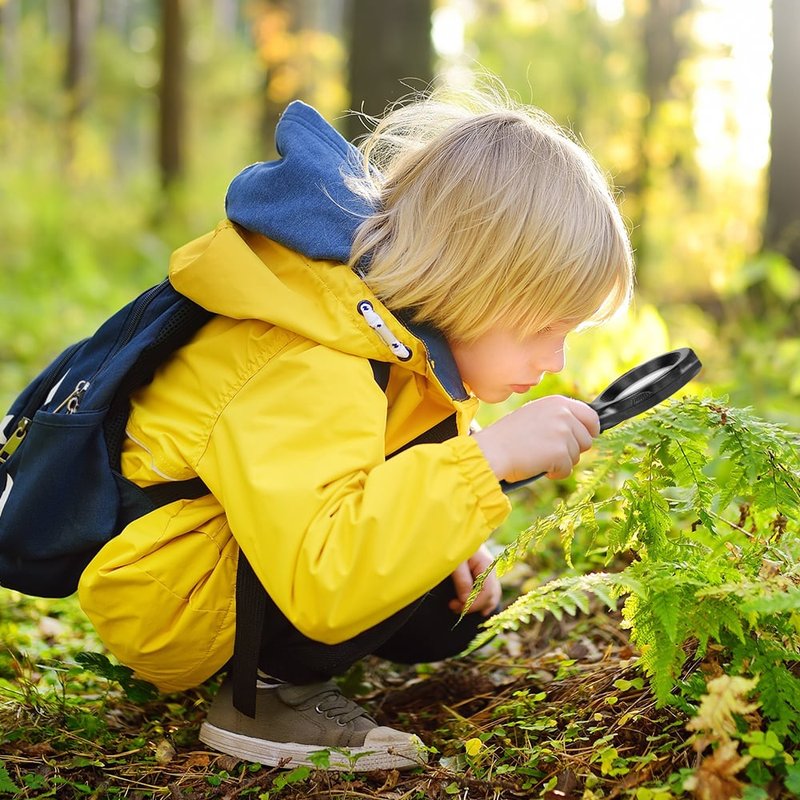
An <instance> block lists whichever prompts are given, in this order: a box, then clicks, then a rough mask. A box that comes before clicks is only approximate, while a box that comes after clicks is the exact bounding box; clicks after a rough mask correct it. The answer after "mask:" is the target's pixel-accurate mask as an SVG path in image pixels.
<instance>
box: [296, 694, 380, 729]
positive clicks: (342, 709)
mask: <svg viewBox="0 0 800 800" xmlns="http://www.w3.org/2000/svg"><path fill="white" fill-rule="evenodd" d="M312 706H313V707H314V710H315V711H316V712H317V713H318V714H324V716H325V718H326V719H329V720H336V724H337V725H341V726H342V727H344V726H345V725H347V724H348V723H350V722H352V721H353V720H354V719H358V717H366V718H367V719H369V720H372V717H370V715H369V714H367V712H366V711H365V710H364V709H363V708H361V706H360V705H358V703H355V702H353V701H352V700H349V699H348V698H347V697H345V696H344V695H343V694H342V693H341V692H339V691H338V690H336V689H328V688H326V689H323V690H322V691H321V692H319V693H318V694H315V695H312V696H311V697H309V698H308V699H307V700H306V701H305V703H303V704H302V706H298V708H302V709H304V710H305V709H306V708H311V707H312ZM372 721H373V722H374V720H372Z"/></svg>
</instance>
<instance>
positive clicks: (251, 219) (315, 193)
mask: <svg viewBox="0 0 800 800" xmlns="http://www.w3.org/2000/svg"><path fill="white" fill-rule="evenodd" d="M275 144H276V146H277V149H278V154H279V155H280V158H279V159H278V160H277V161H260V162H258V163H256V164H251V165H250V166H249V167H246V168H245V169H244V170H242V171H241V172H240V173H239V174H238V175H237V176H236V177H235V178H234V179H233V181H232V182H231V185H230V186H229V187H228V194H227V196H226V198H225V212H226V214H227V216H228V219H230V220H231V221H232V222H235V223H237V224H238V225H241V226H242V227H243V228H246V229H247V230H249V231H255V232H256V233H260V234H262V235H263V236H266V237H267V238H268V239H272V241H274V242H278V243H279V244H282V245H284V246H286V247H288V248H289V249H290V250H294V251H295V252H296V253H301V254H302V255H304V256H306V257H307V258H310V259H314V260H320V261H340V262H343V263H347V262H348V261H349V260H350V250H351V248H352V244H353V237H354V236H355V232H356V228H358V226H359V225H360V224H361V221H362V220H363V219H364V217H366V216H369V215H370V214H372V212H373V211H374V209H373V208H372V206H371V205H370V204H369V203H368V202H367V201H366V200H365V199H364V198H363V197H359V196H358V195H356V194H354V193H353V192H352V191H351V190H350V189H348V188H347V186H346V184H345V180H344V178H345V176H346V175H348V174H349V175H359V174H361V170H362V169H363V167H362V161H363V160H362V158H361V154H360V153H359V152H358V150H357V149H356V148H355V147H354V146H353V145H352V144H350V143H349V142H348V141H347V140H345V139H344V138H343V137H342V136H341V135H340V134H339V133H338V132H337V131H336V130H335V129H334V128H333V127H332V126H331V125H330V124H329V123H328V122H326V121H325V119H323V117H322V116H321V115H320V114H319V113H318V112H317V111H315V110H314V109H313V108H311V106H308V105H306V104H305V103H302V102H300V101H299V100H295V101H294V102H293V103H290V104H289V106H288V107H287V108H286V110H285V111H284V112H283V114H282V116H281V118H280V121H279V122H278V125H277V127H276V128H275ZM396 316H397V317H398V319H400V320H401V321H402V323H403V324H404V325H405V326H406V327H407V328H408V329H409V330H410V331H411V333H413V334H414V335H415V336H416V337H417V338H418V339H420V340H421V341H422V342H423V343H424V344H425V347H426V349H427V351H428V356H429V359H430V361H431V364H432V367H433V370H434V372H435V373H436V376H437V377H438V378H439V380H440V382H441V383H442V386H444V388H445V390H446V391H447V392H448V393H449V394H450V396H451V397H453V398H455V399H457V400H459V399H460V400H463V399H466V397H467V396H468V394H467V391H466V389H465V388H464V384H463V383H462V382H461V376H460V375H459V372H458V367H457V366H456V363H455V361H454V360H453V356H452V353H451V352H450V348H449V346H448V345H447V342H446V340H445V338H444V336H442V334H441V332H440V331H438V330H436V329H435V328H434V327H433V326H431V325H427V324H418V323H412V322H411V321H410V320H409V319H408V318H407V315H405V314H403V313H402V312H400V313H396Z"/></svg>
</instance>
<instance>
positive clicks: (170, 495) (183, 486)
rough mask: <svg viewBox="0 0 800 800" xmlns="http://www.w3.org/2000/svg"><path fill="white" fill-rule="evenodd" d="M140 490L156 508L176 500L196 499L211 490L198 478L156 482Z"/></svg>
mask: <svg viewBox="0 0 800 800" xmlns="http://www.w3.org/2000/svg"><path fill="white" fill-rule="evenodd" d="M142 491H143V492H144V493H145V494H146V495H147V496H148V497H149V498H150V500H151V502H152V503H153V505H154V506H155V507H156V508H161V506H165V505H168V504H169V503H174V502H175V501H176V500H196V499H197V498H198V497H203V496H204V495H207V494H211V490H210V489H209V488H208V486H206V485H205V484H204V483H203V481H202V480H201V479H200V478H188V479H187V480H185V481H167V482H165V483H157V484H154V485H153V486H146V487H145V488H144V489H143V490H142Z"/></svg>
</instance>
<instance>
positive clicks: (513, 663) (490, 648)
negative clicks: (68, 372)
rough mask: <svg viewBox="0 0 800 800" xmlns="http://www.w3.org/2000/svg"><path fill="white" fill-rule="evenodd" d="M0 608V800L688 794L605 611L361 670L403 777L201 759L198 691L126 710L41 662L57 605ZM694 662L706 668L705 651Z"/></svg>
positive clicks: (682, 751) (688, 750)
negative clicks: (419, 742)
mask: <svg viewBox="0 0 800 800" xmlns="http://www.w3.org/2000/svg"><path fill="white" fill-rule="evenodd" d="M65 602H66V601H65ZM8 608H9V607H7V608H6V611H5V614H2V613H0V625H2V626H3V627H2V629H0V633H2V634H3V637H2V638H3V639H4V641H5V642H6V643H7V644H6V648H7V649H6V653H5V660H0V676H2V678H0V758H1V759H2V766H0V797H3V796H11V797H17V798H25V799H27V798H45V797H54V798H57V800H72V798H79V797H80V798H106V797H125V798H135V799H136V800H138V799H139V798H141V799H142V800H143V799H144V798H169V799H170V800H190V798H191V800H195V799H196V798H220V799H221V800H233V798H247V797H249V798H257V800H277V799H278V798H279V799H280V800H299V798H342V799H344V798H352V799H353V800H355V799H356V798H359V799H361V798H382V799H383V800H426V799H427V798H443V799H444V798H462V800H484V798H485V799H487V800H488V799H489V798H492V799H494V798H545V800H557V799H558V800H560V799H561V798H582V799H583V800H595V798H618V797H619V798H622V797H632V798H635V799H636V800H669V798H672V797H679V796H687V797H688V796H690V795H689V794H688V793H685V792H684V788H683V783H684V780H685V779H686V777H688V776H689V775H691V774H692V773H693V771H694V768H696V767H698V765H700V766H701V770H702V768H703V767H702V763H703V760H702V758H701V755H699V754H698V753H697V752H695V750H694V749H693V748H692V746H691V740H690V739H689V734H688V732H687V731H686V728H685V725H686V722H687V719H688V718H687V716H686V715H685V714H683V713H681V712H679V711H678V710H677V709H675V708H672V707H666V708H663V709H656V707H655V704H654V701H653V698H652V695H651V694H650V692H649V690H648V688H647V686H646V684H645V683H644V681H643V679H642V676H641V674H640V673H639V672H638V671H637V669H636V654H635V653H634V652H633V650H632V649H631V647H630V646H629V644H628V642H627V638H626V635H625V632H624V631H623V630H622V629H621V627H620V624H619V619H617V618H616V615H615V614H611V615H609V614H606V613H603V612H598V613H597V614H595V615H593V616H583V617H578V618H570V617H566V618H564V619H563V620H560V621H559V620H556V619H553V618H548V620H546V621H545V622H544V623H536V624H534V625H532V626H529V627H527V628H525V629H524V630H522V631H520V632H519V633H511V634H508V635H505V636H504V637H503V638H502V640H495V641H494V642H493V643H491V644H489V645H486V646H484V648H483V649H482V650H481V651H480V652H479V653H477V654H475V655H473V656H470V657H466V658H461V659H455V660H451V661H448V662H442V663H439V664H433V665H426V666H425V667H424V668H416V669H415V668H404V667H398V666H397V665H392V664H388V663H387V662H383V661H379V660H377V659H374V660H372V659H368V660H366V661H365V662H362V666H361V668H360V669H358V670H357V671H354V672H351V674H350V675H348V676H346V679H345V680H344V684H343V686H344V689H345V691H346V692H347V693H348V694H351V695H354V696H356V697H357V699H358V700H359V702H361V703H362V704H363V705H365V706H366V707H367V708H368V709H369V710H370V711H371V712H372V713H373V715H374V716H375V717H376V718H377V720H378V721H379V722H380V723H382V724H391V725H394V726H395V727H398V728H401V729H404V730H409V731H414V732H416V733H418V734H419V735H420V736H421V738H422V739H423V740H424V742H425V744H426V745H427V746H428V747H429V756H428V764H427V765H420V767H419V768H416V769H412V770H408V771H402V772H397V771H384V772H371V773H358V772H330V771H325V770H312V769H309V768H306V767H300V768H295V769H293V770H287V769H278V768H267V767H262V766H260V765H257V764H251V763H248V762H244V761H239V760H237V759H235V758H232V757H230V756H226V755H220V754H218V753H215V752H213V751H210V750H208V749H206V748H205V747H204V746H203V745H202V744H201V743H200V742H199V741H198V739H197V732H198V729H199V726H200V724H201V722H202V720H203V717H204V713H205V709H206V707H207V705H208V702H209V700H210V698H211V697H212V696H213V691H214V688H215V685H214V683H213V682H209V683H208V684H207V685H205V686H203V687H200V688H199V689H197V690H195V691H192V692H188V693H185V694H180V695H171V696H163V695H160V696H157V697H155V698H154V699H150V700H147V701H146V702H132V701H131V699H130V698H129V697H128V696H127V695H126V693H125V692H124V691H123V688H125V680H124V678H123V679H122V686H121V685H120V684H119V683H117V682H115V681H109V680H106V679H105V678H103V677H101V675H98V674H94V673H93V672H92V671H91V670H86V669H83V668H81V667H79V666H76V665H75V663H74V662H71V663H70V662H69V661H65V662H59V661H58V660H52V659H50V658H49V656H51V655H52V653H53V652H54V650H55V651H56V652H57V648H58V641H57V640H59V639H61V640H63V639H64V631H65V627H64V626H65V623H66V622H68V621H69V620H68V619H66V616H65V613H64V612H63V610H62V611H61V612H59V611H56V612H55V613H53V612H52V611H50V612H49V614H50V615H48V614H47V613H44V614H42V615H41V616H39V618H38V620H37V619H36V618H35V613H33V614H32V611H33V612H35V610H36V608H37V607H36V606H29V607H28V608H27V609H23V610H21V611H19V616H18V619H17V620H16V622H15V621H14V620H13V619H10V618H9V612H8ZM0 611H2V609H1V608H0ZM23 616H24V622H23V621H22V620H23ZM11 617H13V614H11ZM29 625H35V626H37V628H38V633H39V634H40V635H42V636H44V638H45V639H47V637H49V638H50V645H51V647H52V648H54V649H51V650H48V651H42V652H39V653H36V654H34V656H33V657H32V656H31V655H29V654H26V655H24V656H23V655H22V651H21V650H18V649H17V648H16V646H15V645H11V644H9V642H10V641H11V640H10V637H17V638H19V639H21V640H23V641H24V640H25V637H26V636H27V635H29V634H30V632H31V631H30V630H28V628H27V627H26V626H29ZM69 635H70V636H75V637H76V638H75V641H74V642H73V645H72V646H73V647H74V648H76V649H80V648H86V647H87V646H88V647H91V645H92V641H91V634H90V633H88V632H84V633H82V634H81V633H79V634H75V633H74V632H73V631H70V632H69ZM83 636H86V637H88V638H86V639H83V638H82V637H83ZM29 641H30V640H29ZM694 666H695V668H697V667H698V666H702V667H703V668H704V669H705V670H709V669H711V670H713V668H714V665H713V653H712V658H711V660H709V659H708V657H707V659H706V662H705V663H704V664H703V665H697V664H695V665H694ZM98 671H99V672H100V673H102V672H103V669H99V670H98ZM111 674H113V670H112V672H111ZM46 684H47V686H46ZM709 761H710V759H705V763H708V762H709ZM711 772H712V773H713V772H714V765H713V763H712V764H711ZM709 777H710V781H711V782H710V783H708V780H707V781H706V784H707V785H709V786H711V790H709V791H710V792H711V793H707V794H706V795H705V796H706V797H708V798H710V799H711V800H721V799H722V798H726V797H736V796H738V787H739V784H738V783H737V782H736V780H735V778H733V777H732V776H729V777H728V778H726V776H724V775H722V776H718V775H714V774H711V775H710V776H707V778H709ZM726 780H728V783H726ZM726 787H727V788H726ZM731 792H733V793H731ZM697 796H700V797H702V796H703V795H701V794H698V795H697Z"/></svg>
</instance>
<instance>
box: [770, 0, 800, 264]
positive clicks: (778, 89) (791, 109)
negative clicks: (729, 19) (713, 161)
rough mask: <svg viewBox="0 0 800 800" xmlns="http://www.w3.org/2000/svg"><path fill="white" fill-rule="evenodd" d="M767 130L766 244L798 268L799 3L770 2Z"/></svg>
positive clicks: (799, 247)
mask: <svg viewBox="0 0 800 800" xmlns="http://www.w3.org/2000/svg"><path fill="white" fill-rule="evenodd" d="M772 36H773V51H772V98H771V104H772V130H771V133H770V145H771V148H772V160H771V162H770V167H769V192H768V197H767V214H766V221H765V226H764V247H765V249H770V250H777V251H778V252H780V253H783V254H784V255H785V256H786V257H787V258H788V259H789V260H790V261H791V262H792V263H793V264H794V266H795V267H797V268H798V269H800V150H799V149H798V142H799V141H800V95H798V89H797V76H798V75H800V3H798V2H797V0H773V3H772Z"/></svg>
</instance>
